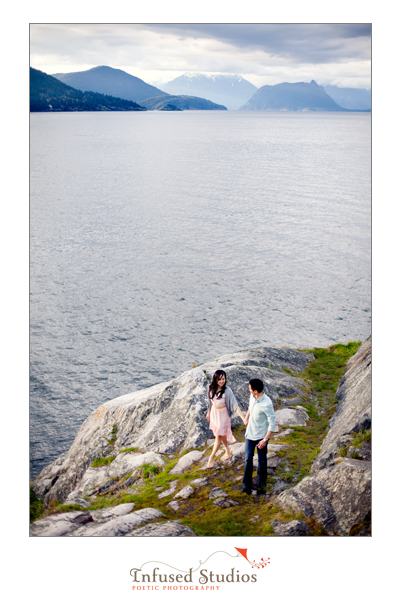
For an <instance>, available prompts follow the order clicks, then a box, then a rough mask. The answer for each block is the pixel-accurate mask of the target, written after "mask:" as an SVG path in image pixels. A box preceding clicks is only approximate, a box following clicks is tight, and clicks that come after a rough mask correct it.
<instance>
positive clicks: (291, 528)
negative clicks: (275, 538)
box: [272, 519, 312, 536]
mask: <svg viewBox="0 0 400 600" xmlns="http://www.w3.org/2000/svg"><path fill="white" fill-rule="evenodd" d="M272 527H273V528H274V534H275V535H279V536H305V535H312V534H311V531H310V528H309V527H308V525H307V523H304V521H298V520H293V521H289V523H281V522H280V521H278V519H274V520H273V521H272Z"/></svg>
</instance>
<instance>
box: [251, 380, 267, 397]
mask: <svg viewBox="0 0 400 600" xmlns="http://www.w3.org/2000/svg"><path fill="white" fill-rule="evenodd" d="M249 385H250V387H251V389H252V390H253V392H258V393H259V394H260V393H261V392H262V391H263V389H264V384H263V382H262V381H261V379H250V381H249Z"/></svg>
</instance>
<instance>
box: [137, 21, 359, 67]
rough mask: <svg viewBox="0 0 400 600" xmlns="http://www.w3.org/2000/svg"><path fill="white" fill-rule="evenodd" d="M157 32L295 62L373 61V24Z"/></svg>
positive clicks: (178, 27)
mask: <svg viewBox="0 0 400 600" xmlns="http://www.w3.org/2000/svg"><path fill="white" fill-rule="evenodd" d="M142 27H144V28H145V29H149V30H152V31H155V32H159V33H161V32H166V33H170V34H175V35H179V36H181V37H182V38H183V39H184V40H185V39H187V38H188V37H194V38H207V39H215V40H219V41H224V42H226V43H228V44H230V45H232V46H234V47H237V48H245V49H247V50H261V51H263V52H266V53H268V54H273V55H277V56H280V57H284V58H290V59H291V60H292V61H294V62H297V63H299V62H308V63H316V64H318V63H324V62H326V63H330V62H337V61H338V60H339V61H343V60H354V59H364V60H369V59H370V57H371V25H370V24H325V25H324V24H322V25H318V24H309V25H305V24H279V25H271V24H264V25H263V24H254V25H251V24H246V25H239V24H211V25H208V24H204V25H201V24H187V25H182V24H175V25H174V24H161V25H145V26H142Z"/></svg>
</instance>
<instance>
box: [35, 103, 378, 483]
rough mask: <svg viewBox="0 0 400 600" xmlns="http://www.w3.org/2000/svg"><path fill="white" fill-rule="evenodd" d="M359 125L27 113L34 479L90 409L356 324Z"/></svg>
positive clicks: (365, 198)
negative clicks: (244, 354) (194, 368)
mask: <svg viewBox="0 0 400 600" xmlns="http://www.w3.org/2000/svg"><path fill="white" fill-rule="evenodd" d="M370 119H371V116H370V114H368V113H338V114H336V113H325V114H324V113H260V112H239V111H187V112H177V113H165V112H146V113H70V114H68V113H64V114H63V113H61V114H40V113H36V114H35V113H33V114H31V204H30V213H31V284H30V285H31V288H30V291H31V338H30V349H31V403H30V406H31V415H30V427H31V473H32V477H34V476H36V475H37V474H38V473H39V471H40V470H41V469H42V468H43V467H44V466H46V464H48V463H50V462H51V461H52V460H54V459H55V458H56V457H57V456H58V455H59V454H60V453H61V452H64V451H65V450H67V449H68V448H69V446H70V444H71V443H72V441H73V438H74V436H75V434H76V432H77V431H78V429H79V427H80V425H81V424H82V422H83V421H84V419H85V418H86V417H87V416H88V415H89V414H90V412H91V411H92V410H93V409H95V408H96V407H98V406H99V405H100V404H102V403H104V402H106V401H107V400H110V399H112V398H115V397H117V396H120V395H122V394H126V393H129V392H131V391H134V390H138V389H142V388H145V387H148V386H150V385H154V384H156V383H158V382H161V381H166V380H169V379H171V378H173V377H175V376H177V375H179V374H180V373H181V372H182V371H185V370H187V369H188V368H190V367H191V365H192V364H193V363H201V362H204V361H206V360H209V359H213V358H216V357H218V356H219V355H221V354H223V353H226V352H231V351H234V350H238V349H242V348H245V347H248V346H254V345H260V344H263V345H272V346H276V345H277V346H281V345H289V346H292V347H304V346H326V345H328V344H330V343H333V342H339V341H340V342H347V341H350V340H353V339H361V340H362V339H365V338H366V337H367V336H368V335H369V334H370V325H371V310H370V309H371V306H370V293H371V288H370V285H371V278H370V244H371V240H370V218H371V215H370V210H371V206H370V168H371V165H370V155H371V143H370V142H371V128H370V125H371V123H370Z"/></svg>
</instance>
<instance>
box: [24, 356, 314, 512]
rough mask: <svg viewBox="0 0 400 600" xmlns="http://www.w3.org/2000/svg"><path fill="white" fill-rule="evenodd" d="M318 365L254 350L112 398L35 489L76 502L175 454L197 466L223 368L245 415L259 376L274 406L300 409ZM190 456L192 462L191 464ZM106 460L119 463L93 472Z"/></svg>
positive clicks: (235, 420) (305, 358) (307, 359)
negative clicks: (211, 388)
mask: <svg viewBox="0 0 400 600" xmlns="http://www.w3.org/2000/svg"><path fill="white" fill-rule="evenodd" d="M312 360H313V356H312V354H310V353H308V352H301V351H298V350H293V349H290V348H266V347H260V348H253V349H248V350H243V351H241V352H236V353H232V354H229V355H225V356H222V357H220V358H219V359H217V360H214V361H211V362H209V363H205V364H203V365H201V366H198V367H196V368H193V369H191V370H190V371H187V372H185V373H183V374H182V375H180V376H179V377H177V378H176V379H174V380H172V381H169V382H165V383H160V384H158V385H155V386H153V387H151V388H148V389H145V390H141V391H138V392H133V393H131V394H127V395H125V396H121V397H119V398H116V399H114V400H111V401H110V402H107V403H105V404H104V405H103V406H100V407H99V408H98V409H97V410H95V411H94V412H93V413H92V414H91V415H89V417H88V418H87V419H86V421H85V422H84V423H83V425H82V427H81V428H80V430H79V432H78V434H77V436H76V438H75V440H74V442H73V444H72V446H71V448H70V449H69V450H68V452H66V453H64V454H63V455H61V456H60V457H59V458H58V459H57V460H56V461H54V462H53V463H52V464H50V465H49V466H47V467H46V468H45V469H43V471H42V472H41V473H40V475H39V477H38V478H37V479H36V480H35V482H34V484H33V489H34V491H35V493H36V495H37V496H38V497H39V498H43V499H44V501H45V504H46V505H47V504H48V503H49V502H50V501H52V500H56V501H59V502H65V501H66V500H67V499H69V501H72V500H74V501H76V500H77V499H78V498H80V497H81V496H82V495H83V494H85V495H90V494H91V493H93V494H95V493H99V492H102V491H105V490H107V489H108V490H111V489H115V488H116V487H118V486H120V485H128V484H129V485H130V484H132V483H133V482H135V480H136V478H137V477H139V469H140V467H141V466H143V464H145V463H148V464H149V463H150V464H155V465H161V466H162V465H163V463H164V460H165V458H166V456H165V455H168V454H169V453H172V452H177V451H184V450H192V453H190V454H191V455H192V456H191V458H194V456H193V453H197V454H196V458H195V460H198V458H199V455H200V454H201V453H200V451H198V450H195V449H198V448H201V447H202V446H204V445H205V444H206V442H207V437H208V436H210V435H211V432H210V429H209V423H208V421H207V420H206V413H207V400H206V393H207V387H208V384H209V382H210V380H211V377H212V375H213V373H214V371H215V370H216V369H224V370H225V371H226V373H227V380H228V385H229V386H230V387H231V388H232V389H233V390H234V393H235V395H236V397H237V399H238V402H239V405H240V407H241V408H242V410H243V411H246V410H247V408H248V398H249V392H248V382H249V380H250V379H251V378H253V377H259V378H260V379H262V380H263V381H264V383H265V388H266V393H267V394H268V395H269V396H270V397H271V399H272V400H273V402H276V400H277V399H278V398H280V399H281V401H282V403H283V404H284V405H285V403H286V402H290V400H291V399H293V398H295V399H296V404H298V403H299V402H301V400H302V398H307V397H308V395H309V388H308V387H307V384H305V382H304V381H303V380H302V379H301V378H299V377H296V376H295V375H296V374H297V373H300V372H301V371H303V370H304V369H305V368H306V367H307V365H308V364H309V362H310V361H312ZM288 372H289V373H291V374H288ZM284 410H290V411H292V412H293V413H296V416H297V417H298V418H300V419H302V420H303V421H304V420H305V418H306V414H304V412H302V411H301V410H299V409H288V408H286V409H284ZM278 412H279V411H278ZM238 423H241V420H240V418H239V417H238V416H237V415H236V414H235V415H234V416H233V418H232V424H233V425H235V424H238ZM297 424H299V423H298V422H297ZM300 424H301V423H300ZM303 424H304V423H303ZM132 449H133V451H132ZM127 450H131V451H129V452H128V451H127ZM135 450H136V452H135ZM121 451H123V454H120V452H121ZM143 453H144V454H143ZM190 454H188V455H186V456H188V457H189V458H190ZM102 457H107V458H108V459H110V460H111V459H114V460H113V461H112V462H110V464H108V465H105V466H102V467H92V463H93V461H94V460H95V459H97V458H102ZM183 458H184V459H185V460H188V459H187V458H185V457H183ZM178 464H179V463H178ZM177 467H178V465H177ZM125 477H130V478H131V479H129V482H128V484H127V483H126V481H127V480H125V481H123V479H124V478H125Z"/></svg>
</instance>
